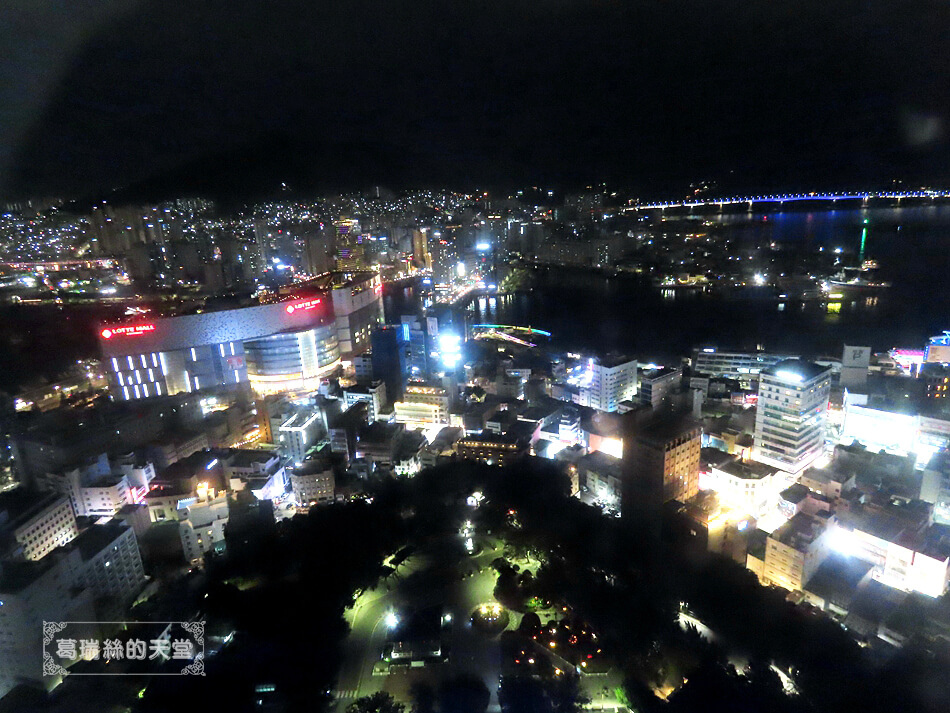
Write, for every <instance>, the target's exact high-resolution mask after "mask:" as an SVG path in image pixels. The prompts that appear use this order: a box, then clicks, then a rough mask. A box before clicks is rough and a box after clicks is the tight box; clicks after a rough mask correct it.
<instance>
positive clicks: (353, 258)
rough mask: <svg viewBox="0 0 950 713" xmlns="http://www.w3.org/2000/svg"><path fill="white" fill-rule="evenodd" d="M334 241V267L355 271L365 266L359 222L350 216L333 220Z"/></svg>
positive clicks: (343, 270)
mask: <svg viewBox="0 0 950 713" xmlns="http://www.w3.org/2000/svg"><path fill="white" fill-rule="evenodd" d="M333 230H334V234H335V235H334V242H335V243H336V269H337V270H339V271H340V272H355V271H357V270H362V269H364V268H365V267H366V260H365V258H364V254H363V236H362V235H361V234H360V224H359V222H358V221H356V220H352V219H350V218H340V219H339V220H335V221H333Z"/></svg>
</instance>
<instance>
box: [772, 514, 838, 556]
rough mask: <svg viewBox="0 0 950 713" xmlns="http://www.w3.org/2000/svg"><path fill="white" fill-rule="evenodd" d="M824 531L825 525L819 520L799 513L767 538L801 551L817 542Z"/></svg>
mask: <svg viewBox="0 0 950 713" xmlns="http://www.w3.org/2000/svg"><path fill="white" fill-rule="evenodd" d="M824 531H825V525H824V523H822V522H821V520H818V519H817V518H814V517H812V516H811V515H806V514H805V513H803V512H800V513H796V514H795V515H793V516H792V517H791V519H789V520H788V522H786V523H785V524H784V525H781V526H779V528H778V529H777V530H775V531H774V532H773V533H772V534H771V535H769V538H770V539H772V540H776V541H777V542H781V543H782V544H783V545H786V546H788V547H791V548H792V549H795V550H799V551H802V550H803V549H804V548H806V547H808V546H809V545H810V544H811V543H812V542H814V541H815V540H817V539H818V538H819V537H820V536H821V534H822V533H823V532H824Z"/></svg>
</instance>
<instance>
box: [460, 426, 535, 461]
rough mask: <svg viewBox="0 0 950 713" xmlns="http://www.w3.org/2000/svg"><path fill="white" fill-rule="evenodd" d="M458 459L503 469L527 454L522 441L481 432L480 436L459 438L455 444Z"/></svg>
mask: <svg viewBox="0 0 950 713" xmlns="http://www.w3.org/2000/svg"><path fill="white" fill-rule="evenodd" d="M456 451H457V452H458V456H459V458H462V459H464V460H474V461H478V462H479V463H485V464H487V465H497V466H500V467H504V466H506V465H508V464H510V463H512V462H514V461H516V460H518V459H519V458H522V457H524V456H526V455H527V454H528V443H527V442H526V441H525V440H524V439H520V438H517V437H515V436H511V435H508V434H497V433H489V432H487V431H482V433H481V434H478V435H473V436H465V437H464V438H460V439H459V440H458V443H457V444H456Z"/></svg>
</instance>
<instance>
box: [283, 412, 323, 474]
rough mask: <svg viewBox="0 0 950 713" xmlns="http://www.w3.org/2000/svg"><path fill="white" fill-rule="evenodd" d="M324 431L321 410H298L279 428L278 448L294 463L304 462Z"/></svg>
mask: <svg viewBox="0 0 950 713" xmlns="http://www.w3.org/2000/svg"><path fill="white" fill-rule="evenodd" d="M322 432H323V419H322V418H321V414H320V412H319V411H316V410H304V411H298V412H297V413H295V414H294V415H293V416H291V417H290V418H289V419H287V420H286V421H285V422H284V423H282V424H281V425H280V427H279V428H278V429H277V447H278V450H280V452H281V454H282V455H283V456H285V457H286V458H290V459H291V460H292V461H293V462H294V463H302V462H303V459H304V458H305V457H306V456H307V451H308V450H310V447H311V446H312V445H313V444H314V443H316V441H317V438H318V437H319V436H320V434H321V433H322Z"/></svg>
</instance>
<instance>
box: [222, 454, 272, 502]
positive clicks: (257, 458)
mask: <svg viewBox="0 0 950 713" xmlns="http://www.w3.org/2000/svg"><path fill="white" fill-rule="evenodd" d="M284 465H285V463H284V460H283V459H282V458H281V456H280V455H279V454H277V453H274V452H273V451H265V450H237V449H235V450H231V451H229V452H228V453H227V454H226V455H222V456H221V467H222V470H223V472H224V477H225V478H226V479H227V482H228V487H229V489H231V490H243V489H244V488H247V489H248V490H250V491H251V492H252V493H253V494H254V497H256V498H257V499H258V500H273V499H274V498H278V497H280V496H281V495H283V494H284V493H286V492H287V472H286V469H285V467H284Z"/></svg>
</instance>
